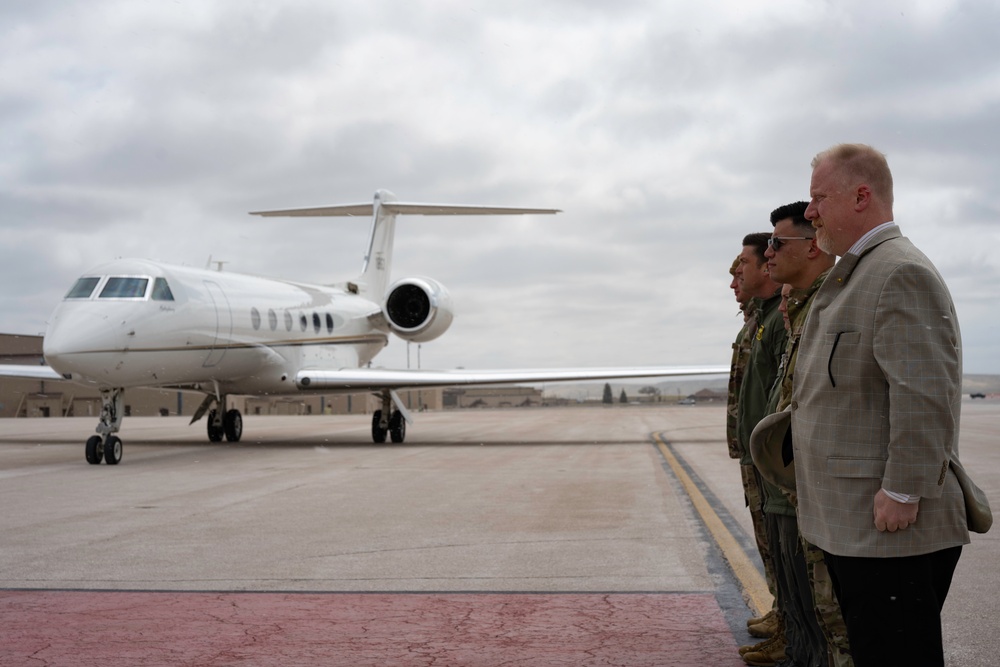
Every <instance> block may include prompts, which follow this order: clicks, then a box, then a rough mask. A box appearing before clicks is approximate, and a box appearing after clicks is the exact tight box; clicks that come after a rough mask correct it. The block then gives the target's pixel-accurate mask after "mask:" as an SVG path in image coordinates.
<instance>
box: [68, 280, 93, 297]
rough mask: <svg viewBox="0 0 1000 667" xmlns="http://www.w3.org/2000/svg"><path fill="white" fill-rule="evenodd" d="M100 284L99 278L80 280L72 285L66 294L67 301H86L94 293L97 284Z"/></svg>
mask: <svg viewBox="0 0 1000 667" xmlns="http://www.w3.org/2000/svg"><path fill="white" fill-rule="evenodd" d="M99 282H101V279H100V278H93V277H91V278H80V279H79V280H77V281H76V284H75V285H73V287H72V289H70V291H69V293H67V294H66V298H67V299H88V298H90V295H91V294H93V293H94V288H95V287H97V283H99Z"/></svg>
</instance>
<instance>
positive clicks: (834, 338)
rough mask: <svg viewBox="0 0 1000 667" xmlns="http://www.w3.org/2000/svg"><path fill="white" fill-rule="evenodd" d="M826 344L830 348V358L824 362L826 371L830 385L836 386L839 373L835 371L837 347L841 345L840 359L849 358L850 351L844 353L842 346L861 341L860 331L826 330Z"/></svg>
mask: <svg viewBox="0 0 1000 667" xmlns="http://www.w3.org/2000/svg"><path fill="white" fill-rule="evenodd" d="M826 338H827V345H829V348H830V358H829V359H827V362H826V372H827V374H828V375H829V376H830V386H832V387H836V386H837V376H838V375H840V373H838V372H837V371H836V366H837V361H836V360H837V359H838V357H837V348H838V347H841V346H843V347H842V348H841V356H840V357H839V358H840V359H845V360H847V359H851V358H852V355H851V353H850V352H847V353H845V352H844V348H850V347H853V346H856V345H857V344H858V343H860V342H861V332H860V331H837V332H828V333H827V334H826Z"/></svg>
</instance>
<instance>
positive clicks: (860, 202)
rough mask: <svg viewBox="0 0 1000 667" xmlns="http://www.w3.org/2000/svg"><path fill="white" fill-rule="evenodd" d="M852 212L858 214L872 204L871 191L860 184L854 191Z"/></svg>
mask: <svg viewBox="0 0 1000 667" xmlns="http://www.w3.org/2000/svg"><path fill="white" fill-rule="evenodd" d="M854 197H855V199H854V210H855V211H857V212H858V213H860V212H861V211H863V210H865V209H866V208H868V205H869V204H871V202H872V189H871V188H870V187H868V186H867V185H865V184H864V183H862V184H861V185H859V186H858V187H857V189H856V190H855V191H854Z"/></svg>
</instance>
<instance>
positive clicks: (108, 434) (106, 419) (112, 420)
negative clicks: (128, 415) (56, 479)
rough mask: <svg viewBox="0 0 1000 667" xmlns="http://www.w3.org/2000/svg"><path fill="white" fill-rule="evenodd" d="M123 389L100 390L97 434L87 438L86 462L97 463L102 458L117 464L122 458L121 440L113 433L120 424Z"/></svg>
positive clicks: (85, 448) (123, 401)
mask: <svg viewBox="0 0 1000 667" xmlns="http://www.w3.org/2000/svg"><path fill="white" fill-rule="evenodd" d="M124 405H125V390H124V389H102V390H101V418H100V421H98V422H97V433H98V435H92V436H90V437H89V438H87V443H86V445H84V454H85V455H86V457H87V463H89V464H91V465H97V464H98V463H100V462H101V459H103V460H104V462H105V463H107V464H108V465H112V466H113V465H118V462H119V461H121V460H122V441H121V439H120V438H119V437H118V436H116V435H115V433H117V432H118V429H120V428H121V426H122V417H123V416H124V415H123V413H124Z"/></svg>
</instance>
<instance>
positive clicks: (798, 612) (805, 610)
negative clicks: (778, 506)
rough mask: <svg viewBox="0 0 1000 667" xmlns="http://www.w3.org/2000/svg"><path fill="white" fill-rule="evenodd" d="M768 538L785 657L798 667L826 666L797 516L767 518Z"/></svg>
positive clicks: (780, 515) (770, 516)
mask: <svg viewBox="0 0 1000 667" xmlns="http://www.w3.org/2000/svg"><path fill="white" fill-rule="evenodd" d="M764 516H765V517H766V518H767V521H768V537H769V539H771V541H772V547H771V548H772V549H773V551H774V552H775V553H776V554H777V556H776V558H775V575H776V576H775V578H776V579H777V585H778V609H779V610H780V611H781V616H782V619H783V620H784V622H785V639H786V640H787V641H788V647H787V648H786V649H785V654H786V655H787V656H788V658H789V660H790V662H791V664H793V665H794V666H795V667H820V666H822V665H826V664H827V648H826V638H825V637H824V636H823V632H822V631H821V630H820V627H819V621H818V619H817V618H816V612H815V609H814V605H813V597H812V586H810V584H809V573H808V571H807V570H806V560H805V552H804V551H803V549H802V541H801V539H800V535H799V522H798V520H796V518H795V517H794V516H785V515H783V514H767V513H766V514H765V515H764Z"/></svg>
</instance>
